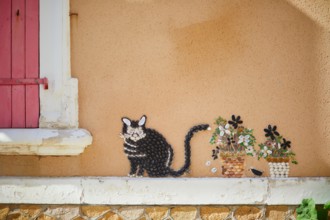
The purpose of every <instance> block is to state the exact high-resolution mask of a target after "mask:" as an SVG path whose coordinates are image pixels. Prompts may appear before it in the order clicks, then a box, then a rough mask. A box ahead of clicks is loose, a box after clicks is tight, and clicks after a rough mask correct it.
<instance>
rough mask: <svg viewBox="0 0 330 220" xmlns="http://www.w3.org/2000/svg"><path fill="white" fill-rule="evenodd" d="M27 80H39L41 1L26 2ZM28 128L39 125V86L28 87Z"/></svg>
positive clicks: (28, 0) (30, 0) (29, 0)
mask: <svg viewBox="0 0 330 220" xmlns="http://www.w3.org/2000/svg"><path fill="white" fill-rule="evenodd" d="M25 39H26V42H27V43H26V55H25V56H26V78H39V0H27V1H26V38H25ZM25 91H26V127H29V128H31V127H32V128H35V127H38V125H39V86H38V85H26V90H25Z"/></svg>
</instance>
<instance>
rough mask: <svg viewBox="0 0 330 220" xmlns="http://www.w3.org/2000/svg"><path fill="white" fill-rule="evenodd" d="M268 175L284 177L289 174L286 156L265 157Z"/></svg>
mask: <svg viewBox="0 0 330 220" xmlns="http://www.w3.org/2000/svg"><path fill="white" fill-rule="evenodd" d="M267 161H268V166H269V174H270V177H275V178H285V177H288V176H289V171H290V165H289V159H288V158H269V159H267Z"/></svg>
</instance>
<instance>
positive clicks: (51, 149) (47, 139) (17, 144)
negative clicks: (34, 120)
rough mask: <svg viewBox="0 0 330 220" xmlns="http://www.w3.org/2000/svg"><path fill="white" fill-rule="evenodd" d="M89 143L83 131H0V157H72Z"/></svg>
mask: <svg viewBox="0 0 330 220" xmlns="http://www.w3.org/2000/svg"><path fill="white" fill-rule="evenodd" d="M91 143H92V136H91V134H90V133H89V132H88V131H87V130H85V129H44V128H37V129H0V154H1V155H40V156H62V155H65V156H74V155H79V154H81V153H82V152H83V151H84V149H85V148H86V147H87V146H88V145H90V144H91Z"/></svg>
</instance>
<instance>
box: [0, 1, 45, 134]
mask: <svg viewBox="0 0 330 220" xmlns="http://www.w3.org/2000/svg"><path fill="white" fill-rule="evenodd" d="M38 77H39V0H0V79H13V80H15V81H17V82H22V79H37V78H38ZM2 81H3V80H2ZM38 121H39V86H38V85H26V83H13V85H8V84H5V83H3V84H1V83H0V127H2V128H34V127H38Z"/></svg>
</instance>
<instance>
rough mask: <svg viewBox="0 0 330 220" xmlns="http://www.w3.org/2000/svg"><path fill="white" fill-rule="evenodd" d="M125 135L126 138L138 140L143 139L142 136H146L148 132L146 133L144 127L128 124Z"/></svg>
mask: <svg viewBox="0 0 330 220" xmlns="http://www.w3.org/2000/svg"><path fill="white" fill-rule="evenodd" d="M124 136H125V137H126V138H129V139H131V140H132V141H134V142H137V141H138V140H141V139H142V138H144V137H145V136H146V134H145V133H144V131H143V129H142V127H137V128H133V127H131V126H128V127H127V131H126V133H125V134H124Z"/></svg>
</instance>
